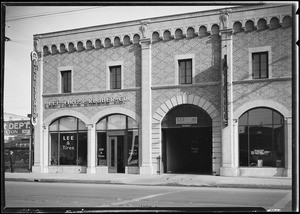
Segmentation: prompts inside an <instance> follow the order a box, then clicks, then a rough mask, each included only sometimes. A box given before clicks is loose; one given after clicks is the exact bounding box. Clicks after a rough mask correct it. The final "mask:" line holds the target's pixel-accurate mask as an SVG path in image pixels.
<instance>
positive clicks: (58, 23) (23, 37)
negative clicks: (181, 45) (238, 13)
mask: <svg viewBox="0 0 300 214" xmlns="http://www.w3.org/2000/svg"><path fill="white" fill-rule="evenodd" d="M232 6H235V5H221V6H220V5H218V4H215V5H210V6H208V5H206V6H200V5H199V6H198V5H197V6H195V5H193V6H182V5H181V6H171V5H170V6H149V5H148V6H136V5H133V6H107V5H103V6H99V5H88V6H61V5H57V6H27V5H26V4H25V5H22V6H7V7H6V20H5V36H6V37H8V38H9V39H10V41H7V42H5V52H4V54H5V61H4V62H5V67H4V112H5V113H11V114H16V115H21V116H27V114H30V113H31V67H30V53H31V51H32V50H33V35H35V34H41V33H47V32H55V31H61V30H69V29H76V28H82V27H89V26H96V25H103V24H110V23H117V22H124V21H131V20H139V19H145V18H152V17H159V16H165V15H173V14H182V13H189V12H196V11H205V10H213V9H220V8H226V7H232Z"/></svg>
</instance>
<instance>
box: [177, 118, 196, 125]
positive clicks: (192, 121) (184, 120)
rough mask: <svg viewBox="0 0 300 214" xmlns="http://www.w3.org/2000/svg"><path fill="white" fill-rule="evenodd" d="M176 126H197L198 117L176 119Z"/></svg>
mask: <svg viewBox="0 0 300 214" xmlns="http://www.w3.org/2000/svg"><path fill="white" fill-rule="evenodd" d="M176 124H197V117H176Z"/></svg>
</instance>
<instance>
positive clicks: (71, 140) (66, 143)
mask: <svg viewBox="0 0 300 214" xmlns="http://www.w3.org/2000/svg"><path fill="white" fill-rule="evenodd" d="M60 136H61V140H60V144H61V149H62V150H63V151H66V150H67V151H73V150H75V142H76V136H75V134H64V133H61V135H60Z"/></svg>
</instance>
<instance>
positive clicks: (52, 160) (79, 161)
mask: <svg viewBox="0 0 300 214" xmlns="http://www.w3.org/2000/svg"><path fill="white" fill-rule="evenodd" d="M64 118H73V119H75V120H76V129H70V130H62V129H61V120H62V119H64ZM55 123H57V125H56V127H57V129H55V130H54V129H53V128H52V127H51V126H53V125H54V124H55ZM80 123H81V124H82V125H84V126H82V125H81V126H80ZM80 127H81V128H80ZM82 127H84V128H82ZM67 133H69V134H70V133H71V134H75V135H76V160H75V162H74V164H62V163H61V151H60V149H61V134H67ZM53 134H57V141H58V142H57V154H55V155H54V154H53V150H52V146H53V143H54V142H52V135H53ZM79 134H85V135H86V139H87V127H86V126H85V123H84V122H83V121H82V120H80V119H79V118H77V117H73V116H63V117H59V118H57V119H56V120H54V121H53V122H52V123H51V124H50V125H49V142H50V144H49V165H60V166H70V165H72V166H74V165H75V166H87V141H86V154H85V157H83V158H82V156H79V150H78V147H79ZM73 149H75V148H73ZM81 151H82V150H81Z"/></svg>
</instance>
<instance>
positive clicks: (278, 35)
mask: <svg viewBox="0 0 300 214" xmlns="http://www.w3.org/2000/svg"><path fill="white" fill-rule="evenodd" d="M291 39H292V30H291V27H287V28H276V29H268V30H256V31H252V32H243V33H237V34H234V35H233V51H232V53H233V61H234V63H233V80H234V81H238V80H246V79H249V78H250V79H252V77H249V74H251V72H249V63H250V62H249V48H254V47H264V46H271V47H272V48H271V52H272V53H271V54H272V62H271V65H272V77H273V78H278V77H290V76H291V75H292V67H291V66H292V56H291V54H292V52H291V50H292V47H291V45H292V41H291Z"/></svg>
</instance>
